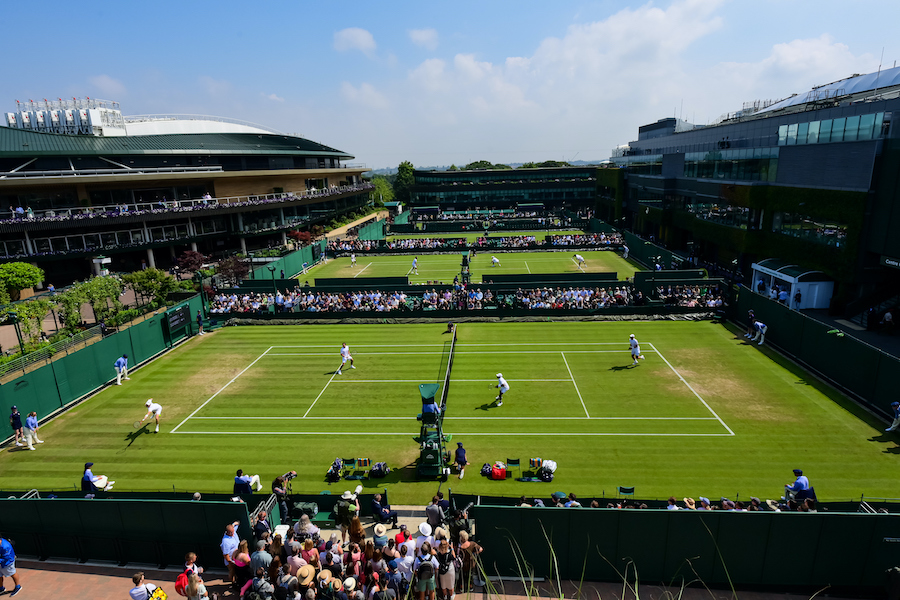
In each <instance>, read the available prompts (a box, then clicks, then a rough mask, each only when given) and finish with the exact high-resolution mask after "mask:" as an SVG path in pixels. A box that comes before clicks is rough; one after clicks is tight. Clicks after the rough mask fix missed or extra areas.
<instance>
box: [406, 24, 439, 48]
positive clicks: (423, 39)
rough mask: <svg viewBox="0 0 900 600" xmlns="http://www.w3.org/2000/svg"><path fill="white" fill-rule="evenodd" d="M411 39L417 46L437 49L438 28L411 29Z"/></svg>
mask: <svg viewBox="0 0 900 600" xmlns="http://www.w3.org/2000/svg"><path fill="white" fill-rule="evenodd" d="M409 39H410V40H411V41H412V43H413V44H415V45H416V46H419V47H421V48H425V49H426V50H437V47H438V32H437V30H436V29H410V30H409Z"/></svg>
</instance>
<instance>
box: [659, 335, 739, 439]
mask: <svg viewBox="0 0 900 600" xmlns="http://www.w3.org/2000/svg"><path fill="white" fill-rule="evenodd" d="M650 347H651V348H653V349H654V350H655V351H656V353H657V354H658V355H659V357H660V358H661V359H663V361H664V362H665V363H666V364H667V365H669V368H670V369H672V372H673V373H675V375H677V376H678V379H680V380H681V383H683V384H684V385H686V386H687V388H688V389H689V390H691V391H692V392H693V393H694V395H695V396H697V399H698V400H700V402H702V403H703V406H705V407H706V410H708V411H709V412H710V414H712V416H714V417H715V418H716V420H718V421H719V423H721V424H722V427H724V428H725V429H727V430H728V434H727V435H734V432H733V431H732V430H731V427H729V426H728V425H726V424H725V421H723V420H722V419H721V418H720V417H719V415H717V414H716V411H714V410H713V409H712V407H711V406H710V405H709V404H707V403H706V400H704V399H703V397H702V396H700V394H698V393H697V390H695V389H694V388H693V387H691V384H689V383H688V382H687V381H686V380H685V378H684V377H682V376H681V373H679V372H678V371H676V370H675V367H673V366H672V363H670V362H669V361H668V360H666V357H665V356H663V354H662V352H660V351H659V350H657V349H656V346H654V345H653V344H652V343H650ZM723 435H725V434H723Z"/></svg>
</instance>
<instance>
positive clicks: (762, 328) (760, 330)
mask: <svg viewBox="0 0 900 600" xmlns="http://www.w3.org/2000/svg"><path fill="white" fill-rule="evenodd" d="M753 329H755V330H756V333H755V334H754V335H753V338H752V339H751V340H750V341H751V342H755V341H756V340H759V344H757V346H762V345H763V342H765V341H766V332H767V331H768V330H769V327H768V326H767V325H766V324H765V323H763V322H762V321H754V322H753Z"/></svg>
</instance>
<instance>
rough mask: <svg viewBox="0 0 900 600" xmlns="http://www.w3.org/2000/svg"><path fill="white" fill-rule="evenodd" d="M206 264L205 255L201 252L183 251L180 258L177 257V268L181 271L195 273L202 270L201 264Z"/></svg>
mask: <svg viewBox="0 0 900 600" xmlns="http://www.w3.org/2000/svg"><path fill="white" fill-rule="evenodd" d="M205 262H206V255H205V254H203V253H201V252H194V251H193V250H185V251H184V252H183V253H182V254H181V256H179V257H178V268H179V269H181V270H182V271H190V272H191V273H196V272H197V271H199V270H200V269H201V268H203V264H204V263H205Z"/></svg>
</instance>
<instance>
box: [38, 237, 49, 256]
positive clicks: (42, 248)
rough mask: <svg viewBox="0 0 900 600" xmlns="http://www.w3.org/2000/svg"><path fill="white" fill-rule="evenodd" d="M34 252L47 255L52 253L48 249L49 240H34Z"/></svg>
mask: <svg viewBox="0 0 900 600" xmlns="http://www.w3.org/2000/svg"><path fill="white" fill-rule="evenodd" d="M34 251H35V252H37V253H38V254H47V253H48V252H52V250H51V249H50V240H48V239H47V238H38V239H36V240H34Z"/></svg>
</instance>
